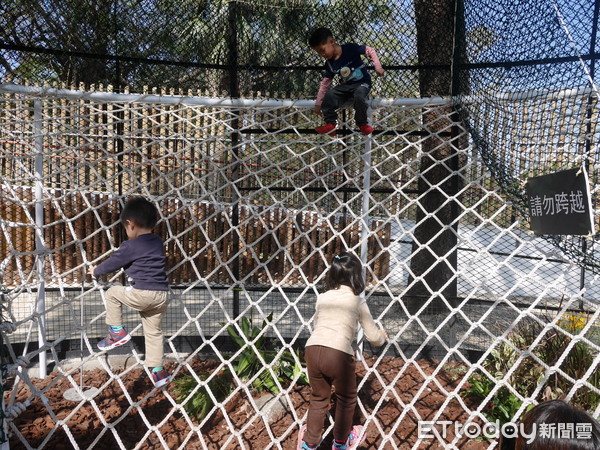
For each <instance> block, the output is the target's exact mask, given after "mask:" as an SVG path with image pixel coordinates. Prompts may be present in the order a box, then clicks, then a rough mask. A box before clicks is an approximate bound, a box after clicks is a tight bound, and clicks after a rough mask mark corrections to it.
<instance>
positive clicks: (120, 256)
mask: <svg viewBox="0 0 600 450" xmlns="http://www.w3.org/2000/svg"><path fill="white" fill-rule="evenodd" d="M165 263H166V259H165V251H164V247H163V241H162V239H161V238H160V237H158V236H157V235H155V234H153V233H148V234H142V235H140V236H138V237H136V238H135V239H129V240H127V241H125V242H123V243H122V244H121V245H120V246H119V248H118V249H117V250H116V251H115V252H114V253H113V254H112V255H111V256H110V258H108V259H107V260H106V261H104V262H103V263H102V264H99V265H98V266H97V267H96V269H95V270H94V276H101V275H106V274H107V273H111V272H114V271H115V270H119V269H121V268H124V269H125V273H126V274H127V276H128V277H129V278H130V280H131V285H132V286H133V287H134V288H135V289H145V290H148V291H168V290H169V282H168V280H167V274H166V273H165Z"/></svg>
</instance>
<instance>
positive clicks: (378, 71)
mask: <svg viewBox="0 0 600 450" xmlns="http://www.w3.org/2000/svg"><path fill="white" fill-rule="evenodd" d="M375 73H376V74H377V76H379V77H382V76H384V75H385V70H383V69H375Z"/></svg>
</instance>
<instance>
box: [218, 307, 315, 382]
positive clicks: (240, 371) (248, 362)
mask: <svg viewBox="0 0 600 450" xmlns="http://www.w3.org/2000/svg"><path fill="white" fill-rule="evenodd" d="M272 318H273V314H270V315H269V316H268V317H267V318H266V319H265V320H263V322H262V325H261V326H260V327H255V326H253V325H252V322H251V320H250V319H248V318H247V317H242V318H241V320H240V330H241V331H242V335H243V337H242V336H240V335H239V334H238V333H237V332H236V330H235V327H233V326H232V325H230V326H229V327H227V332H228V333H229V336H230V337H231V339H232V340H233V342H234V343H235V344H236V345H237V346H238V347H239V348H240V349H242V352H241V353H240V355H239V356H238V357H237V358H236V361H235V366H234V372H235V373H236V375H237V376H238V377H239V378H240V379H242V380H252V387H254V388H255V389H256V390H257V391H258V392H264V391H265V390H267V391H270V392H272V393H273V394H277V393H279V387H278V386H277V382H276V381H275V380H277V381H278V382H279V384H280V385H281V386H286V385H287V386H289V384H291V383H292V382H294V381H296V382H297V383H299V384H308V380H307V378H306V375H304V372H303V371H302V365H301V363H300V356H299V353H298V352H297V351H296V352H295V354H292V353H291V352H289V351H285V352H282V353H281V354H278V352H277V350H275V349H274V347H275V343H274V342H273V339H269V338H268V337H267V336H266V335H265V334H264V333H263V334H262V335H261V336H260V337H258V336H259V335H260V334H261V333H262V332H263V330H264V329H265V328H266V327H267V325H268V323H269V322H271V320H272ZM253 341H254V342H253ZM261 359H262V360H261ZM263 361H264V363H266V364H268V365H270V366H271V371H272V372H271V371H269V369H268V368H267V367H265V366H264V365H263Z"/></svg>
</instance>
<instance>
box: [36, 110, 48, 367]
mask: <svg viewBox="0 0 600 450" xmlns="http://www.w3.org/2000/svg"><path fill="white" fill-rule="evenodd" d="M33 121H34V122H33V135H34V145H35V250H36V268H37V275H38V291H37V297H36V302H35V311H36V313H37V314H38V319H37V323H38V345H39V348H42V347H43V346H44V345H45V344H46V316H45V315H44V312H45V311H46V281H45V275H44V266H45V263H46V255H45V252H46V246H45V245H44V192H43V177H44V137H43V126H42V101H41V100H40V99H36V100H35V101H34V102H33ZM39 364H40V378H45V377H46V375H47V371H46V351H40V353H39Z"/></svg>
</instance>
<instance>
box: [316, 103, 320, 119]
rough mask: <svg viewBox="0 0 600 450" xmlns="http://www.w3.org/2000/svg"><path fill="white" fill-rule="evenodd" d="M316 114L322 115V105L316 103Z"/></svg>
mask: <svg viewBox="0 0 600 450" xmlns="http://www.w3.org/2000/svg"><path fill="white" fill-rule="evenodd" d="M315 114H316V115H317V116H320V115H321V105H315Z"/></svg>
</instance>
